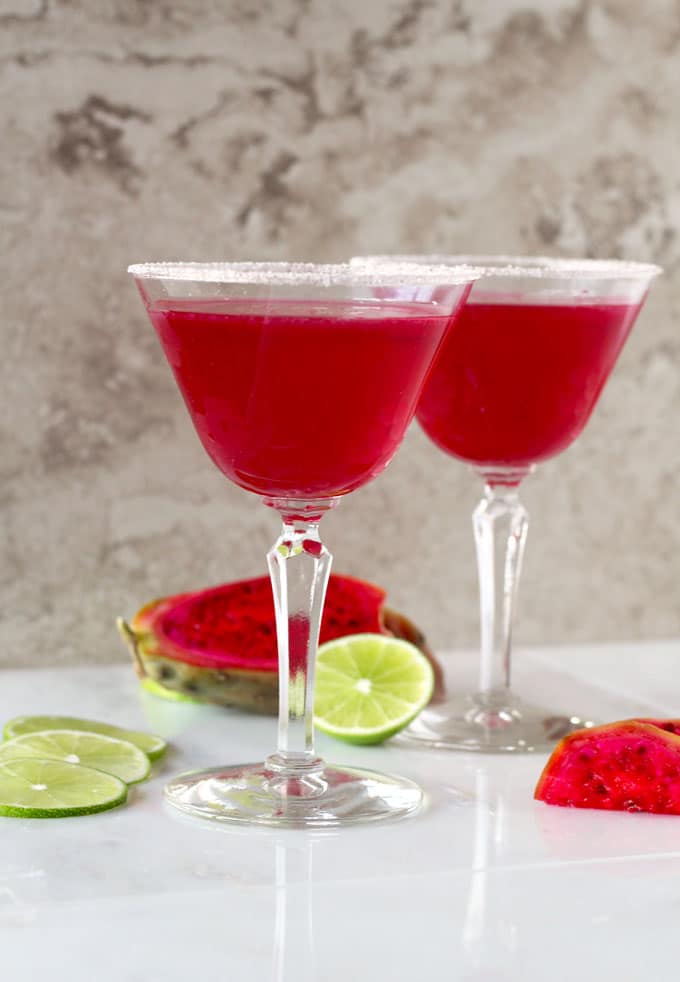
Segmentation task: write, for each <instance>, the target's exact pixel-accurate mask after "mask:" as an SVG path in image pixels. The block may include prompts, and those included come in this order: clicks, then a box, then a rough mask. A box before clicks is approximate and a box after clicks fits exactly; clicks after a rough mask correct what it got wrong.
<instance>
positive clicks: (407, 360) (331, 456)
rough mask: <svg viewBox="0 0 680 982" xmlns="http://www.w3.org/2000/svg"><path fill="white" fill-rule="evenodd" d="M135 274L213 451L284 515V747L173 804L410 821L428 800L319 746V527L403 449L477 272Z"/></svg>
mask: <svg viewBox="0 0 680 982" xmlns="http://www.w3.org/2000/svg"><path fill="white" fill-rule="evenodd" d="M130 271H131V272H132V274H133V275H134V277H135V280H136V282H137V286H138V287H139V291H140V293H141V295H142V299H143V300H144V303H145V305H146V308H147V311H148V314H149V317H150V319H151V321H152V322H153V325H154V327H155V328H156V331H157V333H158V336H159V338H160V341H161V344H162V346H163V349H164V351H165V354H166V356H167V359H168V362H169V363H170V366H171V368H172V370H173V372H174V375H175V379H176V381H177V384H178V386H179V388H180V390H181V392H182V395H183V396H184V401H185V402H186V405H187V408H188V410H189V413H190V414H191V418H192V420H193V423H194V426H195V428H196V432H197V433H198V436H199V437H200V439H201V442H202V443H203V446H204V447H205V449H206V450H207V452H208V454H209V455H210V457H211V458H212V460H213V461H214V463H215V464H216V465H217V467H219V469H220V470H221V471H222V473H223V474H225V475H226V476H227V477H228V478H229V479H230V480H231V481H232V482H234V483H235V484H237V485H239V486H240V487H242V488H245V489H246V490H248V491H251V492H253V493H255V494H256V495H258V496H259V497H260V498H261V499H262V500H263V501H264V502H265V503H266V504H268V505H269V506H271V507H273V508H275V509H276V510H277V511H278V512H279V514H280V515H281V519H282V529H281V534H280V536H279V538H278V539H277V541H276V542H275V543H274V545H273V547H272V548H271V550H270V551H269V553H268V554H267V562H268V565H269V571H270V575H271V580H272V587H273V591H274V602H275V608H276V629H277V642H278V655H279V729H278V733H279V738H278V748H277V750H276V752H275V753H273V754H271V755H270V756H269V757H267V759H266V760H265V762H264V763H263V764H244V765H237V766H234V765H229V766H225V767H220V768H213V769H211V770H208V771H201V772H197V773H196V772H195V773H192V774H186V775H180V776H179V777H177V778H175V779H174V780H172V781H170V783H169V784H168V785H167V786H166V789H165V793H166V797H167V798H168V800H169V801H170V802H171V803H172V804H173V805H175V806H176V807H177V808H180V809H181V810H183V811H185V812H188V813H190V814H192V815H199V816H202V817H205V818H211V819H216V820H218V821H227V822H239V823H245V824H253V823H254V824H260V825H273V826H296V827H312V828H317V827H327V826H335V825H340V824H347V823H355V822H368V821H378V820H381V819H387V818H395V817H400V816H406V815H410V814H412V813H413V812H415V811H417V809H418V808H419V806H420V802H421V799H422V792H421V791H420V788H418V787H417V786H416V785H415V784H414V783H413V782H411V781H408V780H406V779H403V778H399V777H394V776H387V775H384V774H378V773H376V772H373V771H365V770H360V769H358V768H354V767H352V768H345V767H335V766H330V765H327V764H325V763H324V761H322V760H321V759H320V758H319V757H317V755H316V753H315V751H314V737H313V726H312V720H313V693H314V665H315V658H316V647H317V643H318V637H319V625H320V622H321V613H322V608H323V602H324V596H325V592H326V585H327V582H328V576H329V573H330V567H331V556H330V553H329V552H328V550H327V548H326V547H325V545H324V544H323V542H322V541H321V538H320V535H319V523H320V521H321V518H322V517H323V515H324V514H325V512H326V511H328V509H329V508H331V507H333V505H335V504H336V503H337V502H338V501H339V499H340V498H341V497H342V496H343V495H346V494H347V493H348V492H351V491H353V490H355V489H356V488H359V487H361V486H362V485H364V484H366V483H367V482H368V481H370V480H372V479H373V478H374V477H376V475H377V474H379V473H380V471H382V470H383V469H384V468H385V467H386V466H387V464H388V463H389V461H390V459H391V458H392V456H393V455H394V453H395V452H396V450H397V447H398V446H399V443H400V442H401V439H402V437H403V435H404V432H405V430H406V427H407V426H408V424H409V423H410V421H411V419H412V418H413V414H414V412H415V409H416V406H417V404H418V400H419V398H420V395H421V393H422V388H423V383H424V382H425V378H426V377H427V373H428V372H429V370H430V368H431V366H432V362H433V359H434V357H435V355H436V353H437V351H438V349H439V348H440V346H441V343H442V341H443V339H444V337H445V336H446V333H447V331H448V330H449V328H450V326H451V324H452V322H453V319H454V317H455V315H456V313H457V312H458V310H459V309H460V307H461V306H462V304H463V302H464V300H465V297H466V296H467V293H468V291H469V287H470V284H471V283H472V281H473V280H474V279H475V277H476V275H477V274H475V273H474V272H473V271H471V270H467V269H460V270H458V271H455V272H452V271H451V270H450V269H447V268H446V267H439V268H429V267H424V266H420V265H419V266H407V267H400V268H394V267H390V269H389V270H383V269H379V268H378V269H373V270H371V271H367V270H363V271H362V270H357V269H354V268H352V267H351V266H348V265H345V266H342V265H339V266H317V265H312V264H302V265H297V266H292V265H289V264H285V263H233V264H227V263H214V264H211V263H186V264H183V263H171V264H163V263H156V264H154V263H152V264H147V265H142V266H134V267H131V270H130Z"/></svg>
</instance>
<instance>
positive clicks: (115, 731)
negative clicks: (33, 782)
mask: <svg viewBox="0 0 680 982" xmlns="http://www.w3.org/2000/svg"><path fill="white" fill-rule="evenodd" d="M43 730H84V731H86V732H88V733H100V734H102V735H103V736H109V737H115V738H116V739H117V740H127V741H128V742H129V743H134V745H135V746H136V747H139V749H140V750H142V751H143V752H144V753H145V754H146V755H147V757H148V758H149V759H150V760H158V758H159V757H162V756H163V754H164V753H165V751H166V750H167V746H168V745H167V743H166V742H165V740H163V739H161V737H159V736H156V734H154V733H141V732H139V731H138V730H124V729H122V728H121V727H119V726H113V725H112V724H111V723H100V722H99V721H98V720H93V719H80V718H78V717H77V716H15V717H14V719H11V720H10V721H9V722H8V723H5V727H4V730H3V733H4V738H5V739H6V740H11V739H12V738H13V737H17V736H23V735H24V734H25V733H38V732H41V731H43Z"/></svg>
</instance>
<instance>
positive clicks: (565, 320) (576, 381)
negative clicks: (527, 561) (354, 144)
mask: <svg viewBox="0 0 680 982" xmlns="http://www.w3.org/2000/svg"><path fill="white" fill-rule="evenodd" d="M390 258H391V259H392V260H393V261H396V262H406V261H409V262H424V263H428V264H432V263H442V262H444V263H445V262H450V263H451V264H452V265H453V264H458V263H461V262H463V261H466V262H470V263H474V264H475V266H478V267H481V268H482V269H483V270H484V276H483V277H482V278H481V279H480V280H479V281H478V282H477V283H476V284H475V285H474V287H473V288H472V291H471V293H470V296H469V299H468V302H467V304H466V306H465V308H464V310H463V311H462V313H461V315H460V317H459V319H458V321H457V323H456V326H455V328H454V329H453V331H451V333H450V334H449V335H448V336H447V338H446V340H445V342H444V344H443V345H442V348H441V350H440V352H439V354H438V356H437V359H436V361H435V365H434V367H433V369H432V372H431V374H430V376H429V379H428V381H427V384H426V386H425V388H424V390H423V395H422V397H421V400H420V403H419V406H418V410H417V418H418V421H419V423H420V425H421V426H422V428H423V429H424V430H425V433H426V434H427V435H428V436H429V437H430V439H431V440H432V441H433V442H434V443H435V444H436V445H437V446H438V447H440V448H441V449H442V450H443V451H444V452H445V453H447V454H450V455H451V456H452V457H456V458H457V459H459V460H462V461H465V462H466V463H467V464H470V465H472V467H473V468H474V469H475V471H476V472H477V473H478V474H479V475H480V476H481V477H482V478H483V480H484V482H485V488H484V497H483V498H482V500H481V502H480V504H479V506H478V507H477V509H476V510H475V512H474V514H473V517H472V521H473V528H474V535H475V544H476V549H477V564H478V574H479V587H480V622H481V660H480V666H479V684H478V689H477V691H476V692H474V693H473V694H471V695H464V696H462V697H458V698H454V699H451V700H445V701H442V702H440V703H439V704H437V705H435V704H431V705H430V707H428V709H426V710H425V711H424V712H423V713H421V714H420V716H419V717H418V718H417V720H416V721H415V722H414V723H413V724H412V725H411V726H410V727H409V729H408V730H407V731H406V734H405V738H406V739H408V740H409V741H410V742H414V743H417V744H419V745H423V744H429V745H431V746H434V747H442V748H451V749H458V750H478V751H530V750H543V749H545V748H546V747H549V746H550V745H551V744H552V743H554V742H555V741H556V740H558V739H560V738H561V737H563V736H565V735H566V734H567V733H569V732H571V731H572V730H574V729H577V728H580V727H583V726H587V725H592V723H591V721H590V720H587V719H584V718H583V717H581V716H579V715H576V714H574V715H564V714H561V713H557V712H554V711H551V710H550V709H547V708H544V707H541V706H536V705H528V704H526V703H524V702H522V700H520V699H519V698H518V697H517V696H516V695H515V694H514V692H513V691H512V689H511V686H510V666H511V646H512V630H513V620H514V613H515V600H516V595H517V586H518V583H519V577H520V571H521V566H522V556H523V553H524V545H525V541H526V536H527V528H528V514H527V511H526V509H525V508H524V506H523V505H522V503H521V501H520V499H519V486H520V484H521V482H522V481H523V479H524V478H525V477H526V476H527V474H529V473H530V471H532V470H533V468H534V467H535V465H536V464H538V463H540V462H541V461H543V460H547V459H548V458H549V457H553V456H554V455H555V454H559V453H561V452H562V451H563V450H565V449H566V448H567V447H568V446H569V445H570V444H571V443H573V441H574V440H575V439H576V438H577V437H578V436H579V434H580V433H581V431H582V430H583V427H584V426H585V425H586V423H587V422H588V419H589V417H590V414H591V413H592V411H593V409H594V407H595V404H596V402H597V400H598V397H599V395H600V393H601V391H602V388H603V386H604V384H605V382H606V381H607V378H608V377H609V374H610V372H611V370H612V369H613V367H614V364H615V362H616V359H617V357H618V355H619V353H620V351H621V349H622V347H623V345H624V343H625V341H626V338H627V337H628V334H629V332H630V330H631V328H632V326H633V324H634V322H635V319H636V317H637V315H638V313H639V311H640V308H641V306H642V304H643V302H644V299H645V296H646V293H647V290H648V288H649V285H650V282H651V280H652V279H653V278H654V277H655V276H656V275H657V274H658V273H660V272H661V270H660V268H659V267H657V266H652V265H647V264H642V263H629V262H618V261H598V260H580V259H578V260H577V259H574V260H556V259H547V258H541V257H538V258H524V257H522V258H517V257H511V256H467V257H462V256H461V257H457V256H437V257H434V256H408V257H406V256H403V257H402V256H396V257H386V256H383V257H357V258H356V259H353V260H352V263H353V264H355V265H358V266H362V267H364V268H366V267H367V266H368V267H370V265H371V263H373V262H380V263H383V264H384V262H385V261H387V260H388V259H390Z"/></svg>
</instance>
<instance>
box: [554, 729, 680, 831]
mask: <svg viewBox="0 0 680 982" xmlns="http://www.w3.org/2000/svg"><path fill="white" fill-rule="evenodd" d="M673 722H674V721H671V720H657V721H655V722H654V723H648V722H641V721H638V720H624V721H623V722H620V723H610V724H608V725H607V726H598V727H594V728H592V729H588V730H578V731H576V732H575V733H572V734H570V735H569V736H567V737H565V738H564V740H562V741H561V742H560V743H559V744H558V745H557V747H556V748H555V750H554V751H553V754H552V756H551V757H550V760H549V761H548V763H547V764H546V766H545V769H544V770H543V773H542V774H541V777H540V778H539V781H538V784H537V785H536V790H535V792H534V797H535V798H536V799H537V800H539V801H545V802H546V803H547V804H549V805H561V806H564V807H571V808H601V809H605V810H607V811H632V812H656V813H661V814H667V815H680V736H677V735H676V734H675V733H674V732H673V731H669V730H668V729H667V728H666V726H665V725H664V724H669V725H670V724H672V723H673Z"/></svg>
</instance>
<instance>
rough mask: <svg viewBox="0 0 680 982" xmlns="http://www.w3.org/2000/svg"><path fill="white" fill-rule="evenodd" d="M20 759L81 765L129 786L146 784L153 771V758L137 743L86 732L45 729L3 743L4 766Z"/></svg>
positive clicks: (0, 749)
mask: <svg viewBox="0 0 680 982" xmlns="http://www.w3.org/2000/svg"><path fill="white" fill-rule="evenodd" d="M18 758H36V759H39V760H58V761H62V762H64V763H69V764H78V765H81V766H83V767H89V768H92V769H96V770H97V771H101V772H104V773H106V774H112V775H113V776H114V777H117V778H118V779H119V780H121V781H124V782H125V783H126V784H137V783H139V781H144V780H145V779H146V778H147V777H148V776H149V773H150V771H151V763H150V761H149V758H148V757H147V755H146V754H145V753H144V752H143V751H142V750H140V749H139V747H136V746H135V745H134V743H130V742H129V741H128V740H117V739H116V738H115V737H110V736H104V734H102V733H89V732H87V731H86V730H41V731H39V732H36V733H24V734H22V735H21V736H17V737H13V738H12V739H11V740H7V741H5V742H4V743H1V744H0V763H4V762H6V761H8V760H15V759H18Z"/></svg>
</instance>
